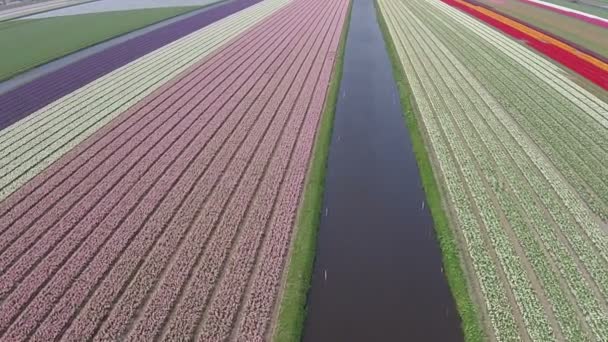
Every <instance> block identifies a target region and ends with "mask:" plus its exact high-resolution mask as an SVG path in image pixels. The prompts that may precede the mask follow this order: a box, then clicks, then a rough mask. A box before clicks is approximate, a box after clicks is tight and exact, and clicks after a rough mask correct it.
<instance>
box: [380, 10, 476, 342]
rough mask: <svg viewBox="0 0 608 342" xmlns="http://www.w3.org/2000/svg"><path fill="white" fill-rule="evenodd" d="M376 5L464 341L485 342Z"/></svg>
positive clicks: (394, 52)
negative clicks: (460, 322)
mask: <svg viewBox="0 0 608 342" xmlns="http://www.w3.org/2000/svg"><path fill="white" fill-rule="evenodd" d="M374 4H375V7H376V14H377V17H378V23H379V24H380V30H381V31H382V34H383V36H384V41H385V43H386V47H387V51H388V55H389V58H390V60H391V64H392V67H393V75H394V77H395V82H396V83H397V87H398V89H399V97H400V102H401V108H402V110H403V114H404V118H405V123H406V126H407V128H408V130H409V135H410V139H411V142H412V147H413V149H414V154H415V156H416V161H417V163H418V169H419V170H420V177H421V180H422V185H423V187H424V191H425V193H426V201H427V205H428V206H429V209H430V211H431V215H432V216H433V223H434V226H435V232H436V235H437V238H438V240H439V246H440V248H441V251H442V256H443V268H444V272H445V274H446V277H447V280H448V284H449V286H450V290H451V292H452V295H453V296H454V300H455V302H456V306H457V308H458V312H459V314H460V318H461V319H462V329H463V333H464V337H465V340H466V341H483V340H485V339H486V338H485V334H484V332H483V329H482V328H481V325H480V321H479V314H478V312H477V308H476V307H475V304H474V303H473V301H472V300H471V296H470V291H469V285H468V280H467V277H466V274H465V272H464V270H463V268H462V266H461V259H460V256H459V252H458V243H457V242H456V237H455V235H454V232H453V231H452V228H450V221H449V219H448V217H447V214H446V212H445V211H444V209H443V203H442V197H441V196H442V195H441V191H440V189H439V185H438V183H437V180H436V179H435V173H434V171H433V166H432V163H431V161H430V158H429V155H428V151H427V149H426V147H425V142H424V137H423V135H422V132H421V128H420V127H419V125H418V119H417V117H416V112H415V109H414V105H413V102H414V99H413V98H412V95H411V94H412V91H411V89H410V86H409V84H408V82H407V77H406V76H405V71H404V70H403V66H402V65H401V62H400V60H399V56H398V55H397V49H396V48H395V45H394V42H393V40H392V37H391V35H390V33H389V31H388V26H387V24H386V21H385V19H384V16H383V14H382V11H381V10H380V7H379V6H378V2H377V1H374Z"/></svg>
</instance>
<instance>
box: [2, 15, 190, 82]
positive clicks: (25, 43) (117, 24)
mask: <svg viewBox="0 0 608 342" xmlns="http://www.w3.org/2000/svg"><path fill="white" fill-rule="evenodd" d="M199 8H201V7H200V6H189V7H170V8H155V9H138V10H128V11H116V12H104V13H92V14H78V15H68V16H60V17H54V18H44V19H31V20H28V19H23V20H12V21H7V22H3V23H0V46H3V47H7V48H6V49H4V50H3V51H2V58H0V81H2V80H6V79H9V78H11V77H13V76H15V75H17V74H19V73H22V72H24V71H27V70H30V69H32V68H34V67H37V66H39V65H41V64H44V63H47V62H50V61H52V60H55V59H58V58H61V57H63V56H65V55H68V54H70V53H73V52H76V51H79V50H82V49H84V48H87V47H90V46H93V45H95V44H99V43H101V42H104V41H107V40H109V39H111V38H114V37H117V36H120V35H123V34H126V33H129V32H132V31H135V30H138V29H141V28H143V27H146V26H149V25H152V24H155V23H157V22H160V21H163V20H166V19H170V18H173V17H176V16H178V15H181V14H184V13H187V12H191V11H193V10H196V9H199Z"/></svg>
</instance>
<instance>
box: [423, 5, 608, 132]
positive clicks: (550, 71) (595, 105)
mask: <svg viewBox="0 0 608 342" xmlns="http://www.w3.org/2000/svg"><path fill="white" fill-rule="evenodd" d="M425 1H427V3H428V4H429V5H431V6H433V7H434V8H436V9H438V10H439V11H442V12H444V13H447V14H448V15H450V16H451V17H452V18H453V20H456V21H457V22H463V23H467V25H469V27H470V29H471V30H473V31H474V32H476V33H478V34H480V35H482V34H484V35H486V39H488V38H489V39H488V41H489V42H491V43H492V44H494V45H495V46H496V47H498V48H500V49H502V50H504V52H505V54H507V55H508V56H509V57H511V58H512V59H513V60H515V61H517V62H518V63H520V64H521V65H522V66H524V67H526V68H527V69H528V70H529V71H530V72H531V73H532V74H534V75H537V76H539V77H540V78H542V79H546V81H547V84H548V85H549V86H551V87H552V88H553V89H555V90H556V91H558V92H559V93H560V94H562V95H563V96H565V97H567V98H568V99H569V100H570V101H572V102H573V103H574V104H576V105H577V106H579V107H580V108H581V109H583V110H584V112H585V113H587V114H588V115H589V116H590V117H592V118H594V119H595V120H597V122H599V123H600V124H601V125H602V126H603V127H605V128H608V104H607V103H606V102H604V101H602V100H601V99H599V98H598V97H597V96H595V95H593V94H592V93H590V92H589V91H587V90H586V89H584V88H583V87H581V86H579V85H578V84H576V83H575V82H573V81H572V80H570V79H569V78H568V77H567V76H566V73H564V71H563V70H562V69H561V68H560V67H558V66H557V65H556V64H554V63H552V62H550V61H548V60H547V59H545V58H544V57H542V56H540V55H539V54H537V53H534V52H533V51H531V50H530V49H528V48H526V47H524V46H522V45H521V44H519V43H518V42H516V41H514V40H513V39H510V38H508V37H506V36H505V35H503V34H501V33H499V32H498V31H497V30H495V29H493V28H491V27H489V26H487V25H485V24H483V23H482V22H480V21H478V20H476V19H474V18H472V17H470V16H468V15H467V14H465V13H463V12H461V11H459V10H458V9H456V8H453V7H451V6H449V5H447V4H445V3H443V2H441V1H434V0H431V1H428V0H425Z"/></svg>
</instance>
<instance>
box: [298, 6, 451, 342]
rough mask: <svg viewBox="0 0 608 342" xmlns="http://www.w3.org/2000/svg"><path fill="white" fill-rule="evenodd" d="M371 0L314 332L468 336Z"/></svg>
mask: <svg viewBox="0 0 608 342" xmlns="http://www.w3.org/2000/svg"><path fill="white" fill-rule="evenodd" d="M424 200H425V197H424V191H423V189H422V185H421V182H420V178H419V174H418V168H417V165H416V160H415V158H414V154H413V151H412V147H411V144H410V140H409V136H408V132H407V128H406V127H405V123H404V121H403V117H402V113H401V108H400V105H399V97H398V93H397V89H396V85H395V82H394V79H393V76H392V70H391V65H390V60H389V59H388V55H387V53H386V50H385V46H384V40H383V37H382V33H381V31H380V28H379V26H378V24H377V22H376V13H375V8H374V4H373V1H372V0H355V1H354V3H353V9H352V17H351V21H350V29H349V34H348V38H347V43H346V52H345V60H344V74H343V78H342V83H341V85H340V97H339V100H338V107H337V112H336V118H335V123H334V131H333V137H332V143H331V148H330V154H329V161H328V170H327V175H326V185H325V195H324V206H323V215H322V219H321V225H320V231H319V236H318V239H319V240H318V246H317V247H318V249H317V257H316V261H315V270H314V275H313V283H312V289H311V291H310V293H309V298H308V305H309V309H308V318H307V321H306V325H305V331H304V340H305V341H312V342H318V341H349V342H354V341H460V340H462V332H461V330H460V320H459V317H458V315H457V312H456V309H455V306H454V302H453V299H452V296H451V294H450V292H449V288H448V285H447V282H446V280H445V278H444V275H443V273H442V269H441V254H440V250H439V246H438V244H437V242H436V240H435V237H434V231H433V225H432V219H431V216H430V214H429V212H428V210H427V209H426V206H423V202H424Z"/></svg>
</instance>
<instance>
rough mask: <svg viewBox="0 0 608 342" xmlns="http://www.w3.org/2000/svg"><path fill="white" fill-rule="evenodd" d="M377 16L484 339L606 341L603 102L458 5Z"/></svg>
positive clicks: (398, 4)
mask: <svg viewBox="0 0 608 342" xmlns="http://www.w3.org/2000/svg"><path fill="white" fill-rule="evenodd" d="M448 2H449V1H448ZM379 7H380V11H381V13H382V15H383V16H384V18H385V20H386V22H387V27H388V32H389V35H390V37H391V39H392V41H393V42H394V45H395V50H396V55H397V56H398V58H399V60H400V63H401V66H402V68H403V70H404V73H405V76H406V78H407V81H408V83H409V86H410V88H411V91H412V95H413V99H414V100H413V101H414V102H415V107H416V112H417V114H416V115H417V117H418V120H419V125H420V127H421V130H422V132H423V135H424V137H425V141H426V143H427V144H428V148H429V151H430V152H429V153H430V155H431V160H432V163H433V164H434V167H433V169H434V172H435V176H436V177H437V179H438V180H439V183H440V187H441V188H442V192H443V193H444V195H445V200H446V203H447V206H448V208H449V216H450V218H451V221H452V224H453V226H454V227H455V228H454V229H455V230H456V231H457V239H458V241H459V243H460V245H461V254H462V258H463V260H464V262H465V264H466V266H467V267H466V269H467V272H468V274H469V278H470V283H471V286H470V287H471V292H472V293H473V295H474V297H475V298H476V300H477V302H478V306H479V307H480V308H481V311H482V316H483V320H484V321H485V322H486V324H485V325H486V326H487V331H486V333H487V334H488V335H491V336H493V338H496V339H497V340H500V341H503V340H505V341H506V340H515V339H521V338H523V339H528V338H530V339H532V340H538V341H552V340H567V341H585V340H602V339H604V338H605V337H606V336H608V307H607V304H606V303H607V301H606V299H607V298H608V277H607V275H608V274H607V273H606V272H605V270H606V269H607V267H608V254H607V252H606V251H608V227H607V225H606V220H607V219H608V184H607V179H608V174H607V172H608V169H607V168H606V160H608V134H607V129H608V104H607V103H606V102H605V100H604V99H603V98H598V97H597V96H595V95H593V94H592V93H590V92H589V91H587V90H586V89H585V88H583V87H581V86H579V85H578V84H577V83H574V82H573V81H572V80H571V79H570V78H569V77H568V76H567V72H565V71H564V70H563V69H562V68H560V67H558V66H556V65H555V64H553V63H552V62H550V61H548V60H547V59H545V58H543V57H541V56H539V55H537V54H536V53H534V52H533V51H532V50H529V49H528V48H526V47H524V46H523V45H521V44H520V43H519V42H517V41H515V40H512V39H510V38H508V37H506V36H505V35H503V34H502V33H501V32H499V31H496V30H494V29H492V28H490V27H489V26H487V25H485V24H483V23H482V22H480V21H478V20H476V19H475V18H472V17H470V16H468V15H467V14H465V13H464V12H461V11H460V10H459V9H458V8H456V7H452V6H450V5H448V4H446V3H444V2H440V1H433V0H419V1H399V0H379Z"/></svg>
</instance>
